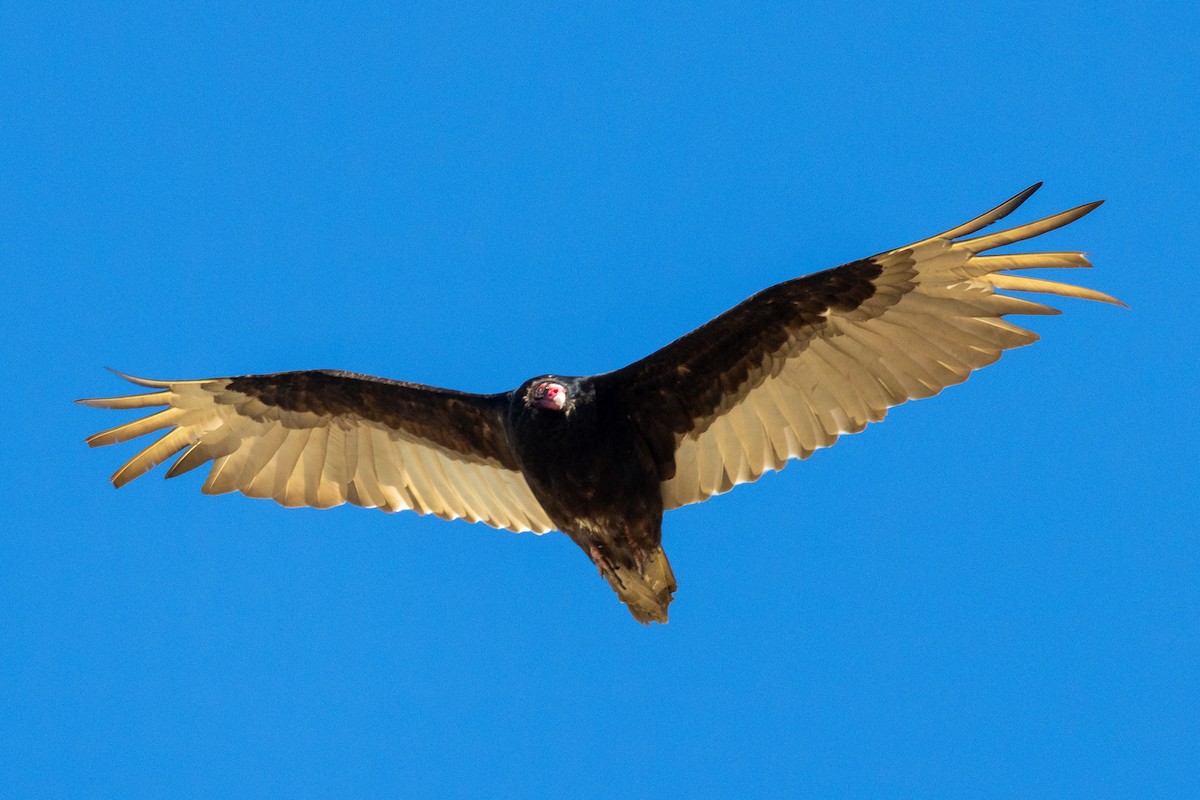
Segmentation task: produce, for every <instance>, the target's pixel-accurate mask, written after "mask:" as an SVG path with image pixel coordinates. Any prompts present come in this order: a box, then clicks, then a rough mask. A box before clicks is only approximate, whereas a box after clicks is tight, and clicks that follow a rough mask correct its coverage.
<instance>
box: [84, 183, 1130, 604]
mask: <svg viewBox="0 0 1200 800" xmlns="http://www.w3.org/2000/svg"><path fill="white" fill-rule="evenodd" d="M1040 185H1041V184H1035V185H1034V186H1031V187H1030V188H1028V189H1026V190H1025V191H1023V192H1021V193H1020V194H1018V195H1016V196H1015V197H1013V198H1011V199H1010V200H1007V201H1005V202H1004V203H1001V204H1000V205H999V206H997V207H996V208H994V209H992V210H991V211H989V212H987V213H986V214H983V215H982V216H979V217H976V218H975V219H973V220H971V221H970V222H966V223H964V224H962V225H959V226H957V227H955V228H951V229H950V230H948V231H946V232H945V233H942V234H939V235H937V236H933V237H931V238H928V239H924V240H922V241H920V242H917V243H915V244H911V245H908V246H907V247H901V248H898V249H896V250H889V251H888V252H885V253H880V254H879V255H876V256H872V257H871V258H864V259H862V260H860V261H853V262H851V263H849V264H844V265H842V266H840V267H835V268H833V269H829V270H825V271H824V272H818V273H815V274H812V275H808V276H805V277H801V278H795V279H793V280H789V281H785V282H783V283H780V284H777V285H775V286H772V287H771V288H769V289H765V290H763V291H761V292H759V293H758V294H756V295H754V296H753V297H751V298H749V299H748V300H746V301H745V302H743V303H741V304H740V305H738V306H736V307H735V308H733V309H731V310H729V311H727V312H725V313H724V314H722V315H720V316H719V317H717V318H716V319H713V320H712V321H710V322H708V323H706V324H704V325H702V326H701V327H699V328H697V329H696V330H694V331H692V332H691V333H689V334H687V335H686V336H683V337H681V338H680V339H678V340H676V341H674V342H672V343H671V344H669V345H667V346H666V347H664V348H662V349H661V350H659V351H658V352H656V353H652V354H651V355H649V356H647V357H646V358H643V359H642V360H640V361H637V362H635V363H633V364H630V365H629V366H627V367H623V368H621V369H618V370H616V371H614V372H608V373H604V374H602V375H591V376H587V377H572V376H566V375H542V376H539V377H536V378H531V379H530V380H527V381H525V382H524V383H522V384H521V385H520V386H518V387H517V388H516V389H514V390H512V391H510V392H503V393H500V394H491V395H479V394H468V393H465V392H458V391H453V390H450V389H439V388H435V387H432V386H422V385H419V384H415V383H406V382H403V381H394V380H387V379H384V378H375V377H371V376H369V375H358V374H354V373H350V372H339V371H332V370H308V371H300V372H280V373H275V374H273V375H243V376H240V377H232V378H208V379H204V380H188V381H162V380H147V379H144V378H135V377H131V376H128V375H122V376H121V377H124V378H125V379H126V380H128V381H130V382H131V383H134V384H137V385H138V386H143V387H147V388H149V389H152V390H154V391H150V392H146V393H142V394H134V395H128V396H123V397H106V398H95V399H89V400H80V401H78V402H80V403H82V404H84V405H88V406H95V407H98V408H116V409H142V408H153V407H159V406H165V408H163V409H162V410H161V411H158V412H156V413H152V414H150V415H149V416H145V417H141V418H139V419H135V420H133V421H132V422H128V423H125V424H124V425H119V426H117V427H115V428H111V429H109V430H106V431H103V432H101V433H97V434H95V435H94V436H91V437H89V438H88V440H87V442H88V444H90V445H92V446H98V445H106V444H113V443H116V442H123V441H125V440H127V439H132V438H134V437H137V436H142V435H144V434H147V433H152V432H155V431H166V433H165V434H164V435H163V436H162V437H161V438H159V439H158V440H157V441H155V442H154V443H153V444H151V445H150V446H149V447H147V448H146V449H144V450H142V451H141V452H140V453H138V454H137V455H135V456H134V457H133V458H131V459H130V460H129V461H128V462H126V463H125V465H124V466H122V467H121V468H120V469H119V470H117V472H116V474H114V475H113V476H112V482H113V485H114V486H117V487H121V486H124V485H125V484H126V483H128V482H129V481H131V480H133V479H134V478H136V477H138V476H139V475H142V474H143V473H145V472H147V471H148V470H150V469H151V468H152V467H154V466H155V465H157V464H160V463H162V462H163V461H165V460H166V459H168V458H170V457H172V456H174V455H175V454H176V453H179V452H180V451H183V455H181V456H180V457H179V458H178V459H177V460H176V461H175V462H174V464H172V465H171V467H170V469H168V470H167V473H166V477H168V478H172V477H175V476H176V475H182V474H183V473H185V472H187V471H188V470H191V469H195V468H196V467H199V466H201V465H204V464H207V463H208V462H212V467H211V469H210V470H209V473H208V478H207V480H206V481H205V482H204V489H203V490H204V491H205V492H207V493H209V494H221V493H223V492H231V491H235V490H236V491H239V492H241V493H243V494H245V495H248V496H250V497H269V498H271V499H273V500H275V501H276V502H278V503H281V504H282V505H285V506H314V507H317V508H328V507H330V506H336V505H339V504H341V503H346V502H350V503H354V504H355V505H359V506H365V507H368V508H380V509H383V510H384V511H399V510H401V509H412V510H414V511H416V512H417V513H419V514H435V515H436V516H439V517H442V518H443V519H466V520H470V521H472V522H475V521H479V522H484V523H486V524H488V525H491V526H492V527H495V528H507V529H508V530H511V531H534V532H536V533H545V532H546V531H549V530H552V529H557V530H560V531H562V532H563V533H565V534H566V535H567V536H569V537H571V539H572V541H574V542H575V543H576V544H577V545H579V547H580V548H581V549H582V550H583V551H584V552H585V553H586V554H587V556H588V558H590V559H591V560H592V563H593V564H595V565H596V567H597V568H598V569H599V571H600V574H601V575H603V576H604V577H605V578H606V579H607V580H608V583H609V584H610V585H611V586H612V588H613V589H614V590H615V591H616V593H617V595H618V596H619V597H620V599H621V601H622V602H624V603H625V604H626V605H627V606H628V607H629V610H630V611H631V612H632V613H633V616H634V617H635V618H636V619H637V620H638V621H639V622H643V623H649V622H650V621H651V620H653V621H656V622H666V621H667V606H668V605H669V604H670V602H671V600H672V595H673V593H674V591H675V588H676V584H675V576H674V574H673V573H672V571H671V565H670V563H669V562H668V561H667V556H666V554H665V553H664V552H663V548H662V544H661V541H662V517H663V512H664V511H668V510H670V509H673V508H678V507H680V506H683V505H687V504H688V503H696V502H699V501H701V500H705V499H707V498H709V497H712V496H713V495H716V494H721V493H722V492H725V491H728V490H729V489H731V488H733V487H734V486H735V485H737V484H739V483H746V482H747V481H753V480H757V479H758V478H759V477H760V476H761V475H762V474H763V473H765V472H767V471H769V470H777V469H782V468H783V466H784V465H785V464H786V463H787V462H788V460H789V459H792V458H807V457H808V456H810V455H812V453H813V451H815V450H816V449H817V448H820V447H827V446H829V445H831V444H833V443H834V442H835V441H837V438H838V436H840V435H841V434H843V433H855V432H857V431H861V430H862V429H863V428H864V427H866V425H867V423H868V422H875V421H878V420H881V419H883V417H884V415H885V414H886V413H887V409H888V408H890V407H891V406H895V405H899V404H900V403H903V402H904V401H905V400H909V399H911V398H921V397H930V396H932V395H935V394H937V393H938V392H939V391H941V390H942V389H943V388H944V387H946V386H950V385H951V384H955V383H960V382H962V381H964V380H966V378H967V376H968V375H970V374H971V371H972V370H975V369H978V368H979V367H982V366H985V365H987V364H991V363H992V362H993V361H995V360H996V359H998V358H999V357H1000V354H1001V352H1003V351H1004V350H1007V349H1009V348H1013V347H1019V346H1021V345H1026V344H1029V343H1031V342H1033V341H1035V340H1036V339H1037V336H1036V334H1034V333H1032V332H1030V331H1027V330H1025V329H1024V328H1021V327H1018V326H1017V325H1014V324H1012V323H1011V322H1008V321H1007V320H1005V319H1004V317H1005V316H1006V315H1008V314H1056V313H1058V312H1057V311H1056V310H1055V309H1052V308H1049V307H1048V306H1044V305H1041V304H1039V303H1034V302H1031V301H1029V300H1024V299H1020V298H1017V297H1013V296H1010V295H1007V294H1000V293H998V292H997V291H996V290H998V289H1001V290H1009V291H1020V292H1040V293H1042V294H1050V295H1060V296H1063V297H1076V298H1081V299H1085V300H1099V301H1103V302H1106V303H1117V304H1119V305H1123V304H1121V303H1120V301H1118V300H1116V299H1115V298H1112V297H1110V296H1108V295H1106V294H1102V293H1100V292H1096V291H1092V290H1090V289H1083V288H1080V287H1077V286H1073V285H1070V284H1065V283H1056V282H1053V281H1047V280H1041V279H1037V278H1028V277H1020V276H1018V275H1012V274H1010V272H1012V271H1017V270H1025V269H1031V268H1041V267H1088V266H1091V265H1090V264H1089V263H1088V260H1087V259H1086V258H1085V257H1084V255H1083V254H1082V253H1076V252H1045V253H1021V254H1006V255H980V254H981V253H984V252H986V251H989V250H992V249H994V248H997V247H1001V246H1003V245H1007V244H1011V243H1013V242H1019V241H1022V240H1025V239H1031V238H1033V237H1035V236H1038V235H1040V234H1043V233H1046V232H1047V231H1052V230H1054V229H1056V228H1059V227H1062V226H1064V225H1067V224H1069V223H1071V222H1074V221H1075V220H1077V219H1079V218H1080V217H1082V216H1084V215H1085V214H1087V213H1088V212H1090V211H1091V210H1092V209H1094V208H1096V207H1097V206H1098V205H1100V203H1099V202H1095V203H1089V204H1087V205H1082V206H1079V207H1078V208H1074V209H1071V210H1070V211H1064V212H1062V213H1060V214H1055V215H1054V216H1051V217H1046V218H1045V219H1041V220H1038V221H1036V222H1030V223H1027V224H1025V225H1020V226H1017V227H1014V228H1010V229H1008V230H1003V231H999V232H995V233H988V234H982V235H978V236H973V237H972V235H973V234H976V233H977V232H978V231H980V230H982V229H983V228H985V227H987V226H988V225H991V224H992V223H994V222H996V221H997V220H999V219H1001V218H1003V217H1005V216H1007V215H1008V214H1009V213H1011V212H1012V211H1013V210H1014V209H1016V208H1017V207H1018V206H1019V205H1021V203H1023V202H1024V201H1025V200H1026V199H1028V197H1029V196H1030V195H1032V194H1033V193H1034V192H1035V191H1036V190H1037V189H1038V188H1039V186H1040ZM968 237H972V238H968ZM118 374H119V373H118Z"/></svg>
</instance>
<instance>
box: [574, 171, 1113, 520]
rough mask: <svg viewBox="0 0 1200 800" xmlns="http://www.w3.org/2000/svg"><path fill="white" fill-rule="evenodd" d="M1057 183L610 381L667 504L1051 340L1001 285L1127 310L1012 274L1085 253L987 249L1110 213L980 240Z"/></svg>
mask: <svg viewBox="0 0 1200 800" xmlns="http://www.w3.org/2000/svg"><path fill="white" fill-rule="evenodd" d="M1040 186H1041V184H1035V185H1034V186H1032V187H1030V188H1029V189H1026V190H1025V191H1023V192H1021V193H1020V194H1018V195H1016V196H1015V197H1013V198H1012V199H1010V200H1008V201H1006V202H1004V203H1002V204H1000V205H999V206H997V207H996V208H994V209H992V210H991V211H989V212H987V213H986V214H983V215H982V216H980V217H977V218H975V219H973V220H971V221H970V222H967V223H964V224H963V225H959V226H958V227H956V228H952V229H951V230H948V231H946V232H945V233H942V234H939V235H938V236H934V237H931V238H929V239H925V240H924V241H920V242H917V243H915V244H911V245H909V246H907V247H902V248H899V249H896V250H891V251H888V252H886V253H881V254H879V255H877V256H873V257H871V258H867V259H863V260H861V261H855V262H852V263H850V264H845V265H843V266H840V267H836V268H834V269H830V270H826V271H824V272H819V273H816V274H814V275H809V276H806V277H803V278H797V279H795V280H791V281H786V282H784V283H781V284H778V285H776V286H772V287H771V288H769V289H766V290H764V291H762V292H759V293H758V294H756V295H754V296H753V297H751V298H750V299H748V300H746V301H745V302H743V303H742V304H741V305H739V306H737V307H735V308H733V309H731V310H729V311H727V312H726V313H724V314H722V315H721V316H719V317H717V318H716V319H714V320H712V321H711V322H709V323H707V324H706V325H703V326H702V327H700V328H698V329H696V330H694V331H692V332H691V333H689V334H687V335H686V336H683V337H681V338H680V339H678V340H676V341H675V342H673V343H672V344H669V345H667V346H666V347H664V348H663V349H661V350H659V351H658V352H656V353H653V354H652V355H650V356H648V357H647V358H644V359H642V360H641V361H638V362H635V363H633V364H631V365H629V366H628V367H625V368H623V369H620V370H617V371H615V372H611V373H608V374H607V375H604V376H600V377H599V378H598V381H600V382H601V383H602V384H603V385H604V386H605V387H606V388H607V390H608V391H612V392H615V393H616V394H617V395H618V396H619V397H620V398H621V401H622V402H623V403H625V404H626V405H627V407H628V408H629V409H630V413H632V415H633V417H634V418H635V420H636V421H637V422H638V423H639V424H640V426H641V428H642V431H643V432H644V434H645V435H646V436H647V437H648V439H649V442H650V445H651V448H652V449H653V451H654V453H655V457H656V459H657V460H658V464H659V470H660V477H661V478H662V481H663V484H662V493H663V502H664V505H665V507H666V508H668V509H669V508H677V507H679V506H682V505H686V504H688V503H695V502H698V501H701V500H704V499H706V498H708V497H711V496H712V495H715V494H720V493H721V492H725V491H728V490H729V489H731V488H732V487H733V486H734V485H736V484H739V483H745V482H747V481H753V480H757V479H758V478H759V477H760V476H762V475H763V473H765V472H767V471H769V470H777V469H781V468H783V466H784V465H785V464H786V463H787V461H788V459H791V458H807V457H808V456H810V455H812V453H813V451H814V450H816V449H818V448H821V447H828V446H829V445H831V444H833V443H834V442H835V441H837V438H838V436H839V435H841V434H843V433H856V432H858V431H861V430H862V429H863V428H864V427H866V425H867V423H868V422H875V421H878V420H881V419H883V417H884V415H885V414H886V413H887V409H888V408H890V407H891V406H895V405H899V404H900V403H903V402H904V401H906V400H909V399H913V398H921V397H930V396H932V395H935V394H937V393H938V392H940V391H941V390H942V389H943V388H945V387H946V386H950V385H952V384H956V383H961V382H962V381H964V380H966V379H967V376H968V375H970V374H971V372H972V371H973V370H976V369H979V368H980V367H983V366H986V365H988V364H991V363H992V362H993V361H995V360H996V359H998V358H999V357H1000V354H1001V352H1003V351H1004V350H1008V349H1010V348H1013V347H1020V346H1021V345H1026V344H1029V343H1031V342H1033V341H1036V339H1037V335H1036V334H1034V333H1032V332H1030V331H1028V330H1025V329H1024V328H1021V327H1018V326H1016V325H1014V324H1012V323H1010V322H1008V321H1006V320H1005V319H1004V318H1003V317H1004V316H1005V315H1007V314H1057V313H1059V312H1058V311H1056V310H1055V309H1052V308H1049V307H1047V306H1044V305H1041V304H1039V303H1034V302H1030V301H1028V300H1023V299H1020V298H1016V297H1012V296H1009V295H1004V294H999V293H997V291H996V290H997V289H1004V290H1015V291H1022V292H1040V293H1043V294H1053V295H1060V296H1063V297H1078V298H1082V299H1085V300H1099V301H1103V302H1108V303H1118V304H1120V301H1118V300H1115V299H1114V298H1112V297H1109V296H1108V295H1105V294H1101V293H1100V292H1095V291H1092V290H1089V289H1083V288H1080V287H1077V286H1072V285H1069V284H1063V283H1055V282H1053V281H1046V280H1040V279H1036V278H1027V277H1018V276H1016V275H1010V274H1008V273H1009V272H1010V271H1013V270H1025V269H1032V268H1041V267H1090V266H1091V264H1090V263H1088V260H1087V259H1086V258H1085V257H1084V256H1083V254H1082V253H1073V252H1067V253H1064V252H1052V253H1024V254H1018V255H992V256H984V255H979V254H980V253H983V252H985V251H988V250H991V249H993V248H996V247H1001V246H1003V245H1006V244H1011V243H1013V242H1019V241H1022V240H1024V239H1030V238H1032V237H1034V236H1038V235H1040V234H1042V233H1046V232H1047V231H1051V230H1054V229H1055V228H1059V227H1062V226H1063V225H1067V224H1069V223H1071V222H1074V221H1075V220H1077V219H1079V218H1080V217H1082V216H1083V215H1085V214H1087V213H1088V212H1089V211H1091V210H1092V209H1094V208H1096V206H1098V205H1100V203H1098V202H1097V203H1089V204H1087V205H1083V206H1079V207H1078V208H1074V209H1071V210H1070V211H1064V212H1062V213H1061V214H1056V215H1054V216H1051V217H1047V218H1045V219H1042V220H1038V221H1036V222H1031V223H1028V224H1026V225H1021V226H1018V227H1015V228H1012V229H1009V230H1005V231H1000V232H997V233H991V234H987V235H982V236H976V237H975V238H962V237H967V236H970V235H971V234H974V233H976V232H977V231H979V230H981V229H983V228H985V227H987V226H988V225H990V224H992V223H993V222H995V221H997V220H999V219H1001V218H1003V217H1005V216H1007V215H1008V214H1009V213H1011V212H1012V211H1013V210H1014V209H1016V208H1017V207H1018V206H1019V205H1021V203H1023V202H1024V201H1025V200H1026V199H1027V198H1028V197H1029V196H1030V195H1031V194H1033V193H1034V192H1035V191H1036V190H1037V189H1038V188H1039V187H1040Z"/></svg>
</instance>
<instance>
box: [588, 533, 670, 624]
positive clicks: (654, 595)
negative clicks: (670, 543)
mask: <svg viewBox="0 0 1200 800" xmlns="http://www.w3.org/2000/svg"><path fill="white" fill-rule="evenodd" d="M600 573H601V574H602V575H604V577H605V578H607V579H608V583H609V585H611V586H612V588H613V591H615V592H616V593H617V596H618V597H620V598H621V602H622V603H624V604H625V605H627V606H629V613H631V614H633V617H634V619H636V620H637V621H638V622H640V623H642V624H643V625H648V624H649V623H651V622H666V621H667V606H669V605H670V604H671V600H673V599H674V597H673V596H672V595H674V593H675V589H676V588H677V586H676V583H675V573H673V572H672V571H671V562H669V561H667V554H666V553H664V552H663V549H662V546H661V545H659V546H658V547H655V548H654V549H653V550H649V551H646V552H645V554H644V555H642V557H641V558H640V559H639V561H638V564H637V566H633V565H631V566H629V567H625V566H619V565H614V567H613V569H611V570H608V569H603V568H602V569H601V570H600Z"/></svg>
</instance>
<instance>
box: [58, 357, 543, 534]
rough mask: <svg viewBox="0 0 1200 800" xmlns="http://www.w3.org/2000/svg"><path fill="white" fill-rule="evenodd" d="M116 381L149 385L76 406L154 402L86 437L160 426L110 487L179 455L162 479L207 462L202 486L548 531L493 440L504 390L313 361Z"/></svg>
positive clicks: (503, 446) (504, 448) (498, 437)
mask: <svg viewBox="0 0 1200 800" xmlns="http://www.w3.org/2000/svg"><path fill="white" fill-rule="evenodd" d="M118 374H119V373H118ZM122 377H124V378H125V379H126V380H129V381H130V382H132V383H135V384H137V385H139V386H144V387H146V388H150V389H153V390H155V391H151V392H147V393H143V394H136V395H128V396H124V397H105V398H94V399H88V400H80V401H79V402H80V403H82V404H84V405H89V406H95V407H98V408H115V409H143V408H155V407H159V406H165V408H164V409H163V410H162V411H157V412H155V413H152V414H150V415H148V416H145V417H140V418H138V419H135V420H132V421H130V422H127V423H125V424H123V425H118V426H117V427H115V428H110V429H109V430H106V431H101V432H100V433H97V434H94V435H93V436H91V437H89V438H88V440H87V441H88V444H90V445H92V446H100V445H106V444H115V443H117V442H124V441H127V440H129V439H133V438H136V437H139V436H144V435H146V434H149V433H155V432H158V431H164V430H165V431H166V433H165V434H164V435H163V436H162V437H161V438H159V439H158V440H157V441H155V442H153V443H152V444H150V445H149V446H148V447H146V448H145V449H143V450H142V451H141V452H139V453H138V454H137V455H135V456H134V457H133V458H131V459H130V460H129V461H127V462H126V463H125V464H124V465H123V466H122V467H121V468H120V469H119V470H117V472H116V473H115V474H114V475H113V478H112V481H113V484H114V485H115V486H117V487H120V486H123V485H125V484H126V483H128V482H129V481H131V480H133V479H134V478H137V477H139V476H140V475H143V474H145V473H146V472H148V471H149V470H150V469H152V468H153V467H154V466H156V465H158V464H161V463H162V462H163V461H165V460H167V459H169V458H171V457H172V456H174V455H176V454H177V453H180V452H181V451H182V453H183V454H182V455H181V456H180V457H179V458H178V459H177V460H176V461H175V463H174V464H172V465H171V468H170V469H169V470H168V471H167V475H166V476H167V477H168V478H173V477H175V476H176V475H181V474H183V473H184V472H187V471H189V470H192V469H195V468H196V467H199V466H202V465H204V464H206V463H209V462H210V461H211V462H212V468H211V470H210V472H209V475H208V478H207V480H206V481H205V483H204V491H205V492H208V493H210V494H221V493H224V492H232V491H239V492H242V493H243V494H246V495H248V496H250V497H263V498H271V499H274V500H276V501H278V502H279V503H282V504H283V505H288V506H298V505H308V506H314V507H318V508H328V507H329V506H335V505H340V504H341V503H346V502H349V503H353V504H355V505H359V506H365V507H368V508H380V509H383V510H385V511H398V510H401V509H413V510H415V511H417V512H418V513H421V514H435V515H437V516H439V517H442V518H444V519H456V518H462V519H467V520H470V521H481V522H484V523H486V524H488V525H491V526H493V527H496V528H508V529H509V530H513V531H525V530H532V531H536V532H538V533H544V532H546V531H548V530H551V529H552V528H553V525H552V523H551V522H550V520H549V518H548V517H547V516H546V513H545V511H544V510H543V509H542V507H541V506H540V505H539V504H538V502H537V500H536V499H534V497H533V494H532V493H531V492H530V490H529V486H528V484H526V482H525V479H524V478H523V477H522V476H521V474H520V472H519V470H518V468H517V463H516V459H515V457H514V456H513V453H512V451H511V449H510V447H509V445H508V441H507V439H506V437H505V434H504V424H503V416H502V414H503V408H504V406H505V403H506V400H505V396H504V395H475V394H468V393H465V392H455V391H451V390H448V389H438V388H434V387H430V386H421V385H418V384H412V383H404V382H401V381H389V380H384V379H381V378H373V377H370V376H366V375H355V374H352V373H346V372H332V371H324V370H321V371H305V372H282V373H277V374H274V375H245V376H241V377H235V378H211V379H206V380H197V381H156V380H148V379H145V378H134V377H132V376H128V375H122Z"/></svg>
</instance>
